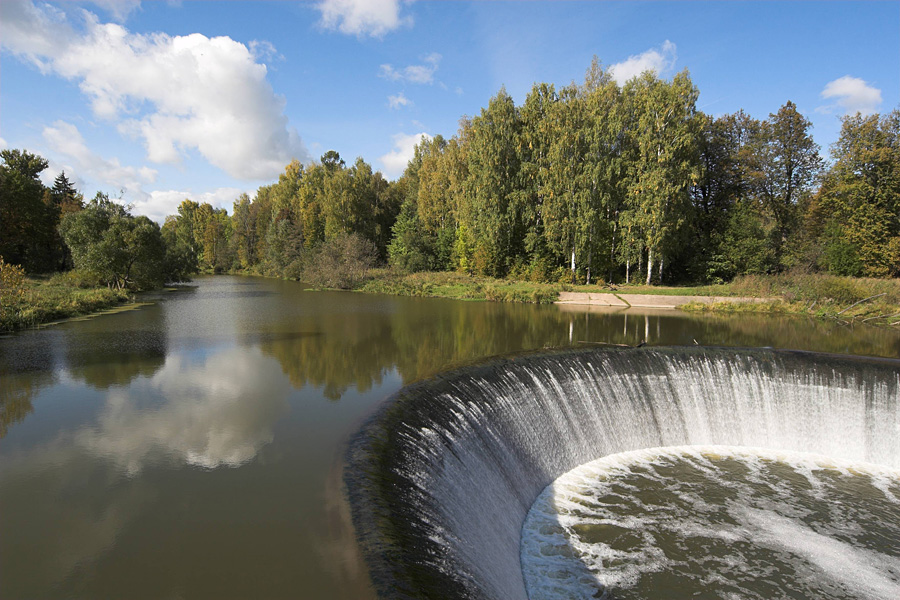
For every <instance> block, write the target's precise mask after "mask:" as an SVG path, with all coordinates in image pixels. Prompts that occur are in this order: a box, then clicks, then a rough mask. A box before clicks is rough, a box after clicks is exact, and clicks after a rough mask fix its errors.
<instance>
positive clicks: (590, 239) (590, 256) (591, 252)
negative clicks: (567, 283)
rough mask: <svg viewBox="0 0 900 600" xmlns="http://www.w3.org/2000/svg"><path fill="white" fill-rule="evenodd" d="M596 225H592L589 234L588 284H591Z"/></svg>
mask: <svg viewBox="0 0 900 600" xmlns="http://www.w3.org/2000/svg"><path fill="white" fill-rule="evenodd" d="M593 243H594V226H593V225H591V231H590V233H589V234H588V255H587V285H591V258H592V257H593V255H594V246H593Z"/></svg>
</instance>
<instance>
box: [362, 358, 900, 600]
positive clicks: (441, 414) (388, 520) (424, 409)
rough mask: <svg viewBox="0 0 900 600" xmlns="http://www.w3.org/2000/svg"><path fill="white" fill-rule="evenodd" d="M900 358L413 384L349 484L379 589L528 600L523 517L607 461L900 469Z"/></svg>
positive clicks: (537, 364)
mask: <svg viewBox="0 0 900 600" xmlns="http://www.w3.org/2000/svg"><path fill="white" fill-rule="evenodd" d="M898 396H900V361H897V360H885V359H867V358H860V357H845V356H835V355H822V354H813V353H803V352H790V351H775V350H733V349H715V348H638V349H585V350H564V351H552V352H548V353H543V354H533V355H524V356H518V357H514V358H505V359H496V360H492V361H490V362H487V363H484V364H480V365H476V366H472V367H468V368H463V369H459V370H456V371H453V372H451V373H448V374H445V375H442V376H439V377H437V378H435V379H432V380H429V381H425V382H421V383H417V384H414V385H411V386H408V387H406V388H404V389H403V390H401V391H400V392H399V393H398V394H397V395H395V396H394V397H393V398H392V399H391V400H390V401H388V402H387V403H385V405H384V406H383V407H382V408H381V410H380V411H379V412H378V413H377V414H375V415H374V416H373V417H372V418H371V419H370V420H369V421H368V422H367V423H366V425H365V426H364V427H363V428H362V430H361V431H360V432H359V433H358V434H357V435H356V437H355V438H354V439H353V441H352V442H351V446H350V450H349V454H348V466H347V469H346V471H345V473H346V475H345V479H346V483H347V487H348V490H349V495H350V501H351V506H352V510H353V518H354V525H355V527H356V529H357V533H358V535H359V538H360V542H361V544H362V547H363V551H364V553H365V554H366V557H367V560H368V562H369V565H370V570H371V573H372V579H373V582H374V583H375V586H376V588H377V590H378V591H379V593H380V594H381V595H382V596H384V597H390V598H485V599H488V598H508V599H510V600H514V599H515V600H518V599H525V598H527V594H526V589H525V583H524V578H523V574H522V570H521V565H520V554H519V552H520V546H519V544H520V537H521V529H522V524H523V522H524V520H525V517H526V515H527V513H528V511H529V509H530V507H531V505H532V503H533V502H534V500H535V498H537V496H538V495H539V494H540V492H541V491H542V490H543V489H544V488H545V487H546V486H547V485H549V484H550V483H551V482H553V481H554V479H556V478H557V477H558V476H560V475H562V474H563V473H566V472H567V471H569V470H571V469H573V468H574V467H576V466H578V465H581V464H584V463H586V462H589V461H592V460H594V459H597V458H599V457H602V456H605V455H609V454H615V453H619V452H624V451H629V450H638V449H642V448H652V447H662V446H684V445H731V446H755V447H761V448H771V449H778V450H786V451H798V452H812V453H817V454H824V455H827V456H830V457H834V458H836V459H841V460H852V461H864V462H870V463H876V464H880V465H883V466H886V467H890V468H894V469H896V468H900V400H898Z"/></svg>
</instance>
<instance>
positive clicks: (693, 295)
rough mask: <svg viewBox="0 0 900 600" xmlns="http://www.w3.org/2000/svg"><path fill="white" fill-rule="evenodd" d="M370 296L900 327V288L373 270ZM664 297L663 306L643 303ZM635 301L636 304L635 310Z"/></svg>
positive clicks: (872, 283)
mask: <svg viewBox="0 0 900 600" xmlns="http://www.w3.org/2000/svg"><path fill="white" fill-rule="evenodd" d="M354 290H355V291H359V292H366V293H380V294H395V295H401V296H427V297H436V298H454V299H460V300H493V301H502V302H527V303H536V304H551V303H555V302H560V301H562V302H564V303H569V304H575V303H577V302H573V301H572V300H573V299H574V298H575V295H585V294H590V295H591V296H595V295H596V296H597V297H606V298H617V299H619V301H618V302H615V301H614V302H609V303H608V305H611V306H619V307H621V308H628V306H637V305H638V304H641V305H644V304H646V305H648V306H650V305H654V306H662V307H665V308H676V307H677V308H678V309H680V310H684V311H691V312H756V313H777V314H804V315H809V316H813V317H818V318H825V319H834V320H837V321H841V322H845V323H853V322H864V323H869V324H873V325H887V326H894V325H900V281H898V280H894V279H869V278H854V277H837V276H833V275H818V274H816V275H810V274H781V275H753V276H745V277H738V278H737V279H735V280H734V281H732V282H730V283H726V284H717V285H700V286H683V287H681V286H678V287H676V286H647V285H615V286H609V285H591V286H585V285H574V286H573V285H569V284H558V283H556V284H554V283H534V282H525V281H512V280H506V279H493V278H488V277H474V276H471V275H467V274H465V273H455V272H420V273H410V274H403V273H398V272H397V271H394V270H391V269H373V270H371V271H370V272H369V274H368V276H367V277H366V279H365V281H364V282H363V283H361V284H360V285H358V286H356V287H355V288H354ZM652 296H666V297H668V298H666V299H663V298H660V299H659V301H658V302H655V301H649V302H646V301H645V302H641V301H638V300H637V299H638V297H641V298H643V299H644V300H646V299H647V297H652ZM630 300H633V301H635V302H632V301H630Z"/></svg>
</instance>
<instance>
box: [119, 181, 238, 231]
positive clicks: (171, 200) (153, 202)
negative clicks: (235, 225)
mask: <svg viewBox="0 0 900 600" xmlns="http://www.w3.org/2000/svg"><path fill="white" fill-rule="evenodd" d="M253 193H254V192H253V190H242V189H239V188H235V187H223V188H218V189H215V190H212V191H210V192H192V191H183V190H154V191H152V192H150V195H149V196H148V197H147V198H146V199H144V200H141V201H138V202H134V203H133V204H134V213H135V214H140V215H147V216H148V217H150V218H151V219H153V220H154V221H156V222H157V223H160V224H162V223H164V222H165V220H166V217H167V216H169V215H174V214H176V213H177V212H178V205H179V204H181V202H182V201H184V200H193V201H194V202H196V203H198V204H203V203H204V202H206V203H208V204H210V205H212V206H213V207H214V208H224V209H226V210H228V213H229V214H231V212H232V210H233V208H234V201H235V200H237V199H238V196H240V195H241V194H247V195H248V196H251V197H252V196H253Z"/></svg>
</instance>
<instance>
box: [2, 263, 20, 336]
mask: <svg viewBox="0 0 900 600" xmlns="http://www.w3.org/2000/svg"><path fill="white" fill-rule="evenodd" d="M24 297H25V269H23V268H22V267H20V266H18V265H11V264H9V263H7V262H5V261H4V260H3V257H0V328H2V325H3V324H4V323H6V322H7V321H9V320H10V319H11V318H12V316H13V315H14V314H15V312H16V310H17V308H18V305H19V304H20V303H21V302H22V300H23V298H24Z"/></svg>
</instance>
